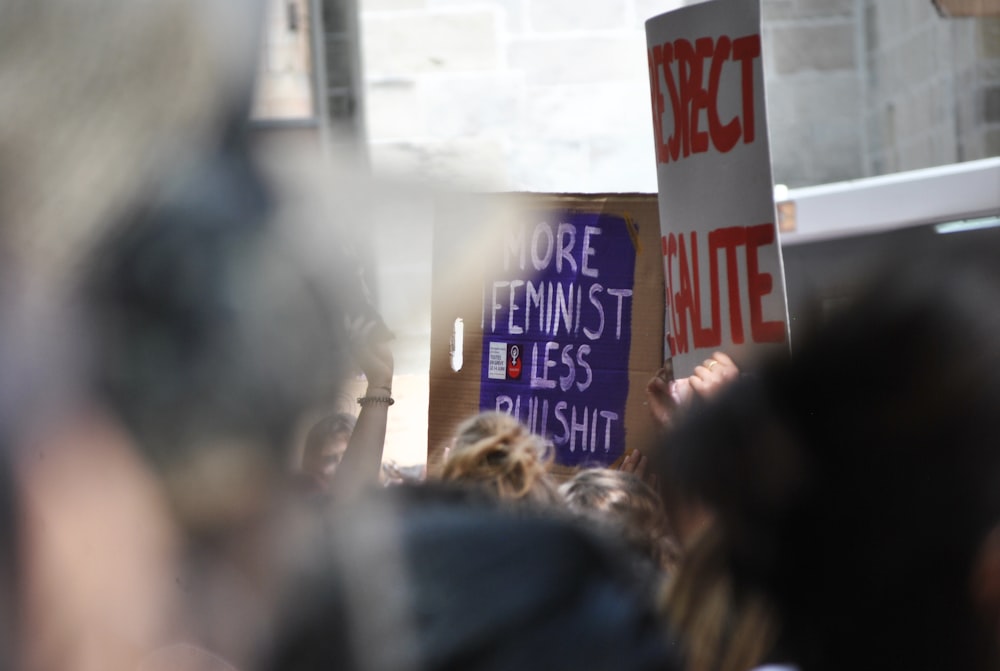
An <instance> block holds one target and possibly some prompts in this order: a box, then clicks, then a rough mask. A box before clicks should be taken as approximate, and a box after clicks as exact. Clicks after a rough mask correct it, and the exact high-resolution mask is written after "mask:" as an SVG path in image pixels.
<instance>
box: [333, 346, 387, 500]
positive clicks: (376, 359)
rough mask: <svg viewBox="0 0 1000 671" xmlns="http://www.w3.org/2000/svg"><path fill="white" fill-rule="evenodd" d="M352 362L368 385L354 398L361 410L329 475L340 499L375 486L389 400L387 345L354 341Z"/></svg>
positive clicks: (377, 478) (334, 491) (335, 493)
mask: <svg viewBox="0 0 1000 671" xmlns="http://www.w3.org/2000/svg"><path fill="white" fill-rule="evenodd" d="M353 340H354V342H355V343H356V344H355V346H354V351H355V352H356V354H355V359H356V361H357V362H358V365H359V366H360V368H361V371H362V372H363V373H364V375H365V379H366V381H367V383H368V386H367V390H366V391H365V394H364V396H360V397H358V399H357V402H358V405H360V406H361V410H360V412H359V413H358V418H357V421H356V423H355V425H354V429H353V430H352V431H351V433H350V437H349V439H348V441H347V444H346V445H345V447H344V451H343V458H342V459H341V460H340V463H339V464H338V465H337V467H336V468H335V469H334V471H333V473H332V493H333V494H334V496H336V497H337V498H339V499H341V500H343V499H348V498H352V497H354V496H357V495H358V493H359V492H361V491H363V490H364V489H366V488H368V487H373V486H376V485H378V483H379V482H380V477H381V469H382V453H383V450H384V448H385V432H386V427H387V425H388V421H389V407H390V406H391V405H393V404H394V403H395V402H396V401H395V399H393V397H392V374H393V358H392V350H391V349H390V348H389V345H388V343H387V342H382V341H380V340H374V341H373V342H362V343H360V344H358V342H357V341H358V339H357V338H354V339H353Z"/></svg>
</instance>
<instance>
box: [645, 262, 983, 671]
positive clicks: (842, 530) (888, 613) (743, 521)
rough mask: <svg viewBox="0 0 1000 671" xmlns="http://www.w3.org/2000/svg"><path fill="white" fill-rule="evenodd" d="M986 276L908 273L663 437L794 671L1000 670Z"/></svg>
mask: <svg viewBox="0 0 1000 671" xmlns="http://www.w3.org/2000/svg"><path fill="white" fill-rule="evenodd" d="M918 262H919V263H918ZM995 273H996V271H995V259H993V258H988V259H986V260H985V261H984V262H981V263H980V262H974V261H973V260H970V259H969V258H964V257H963V258H962V259H961V260H959V261H956V262H955V263H942V262H941V261H940V259H928V258H926V257H920V258H918V259H917V260H916V261H915V262H914V267H912V268H908V269H906V270H904V271H900V272H898V273H894V274H889V275H888V276H886V277H881V278H879V279H878V281H877V282H873V283H872V284H871V287H870V289H869V290H868V291H867V293H866V294H865V295H862V296H860V297H859V298H858V299H857V300H856V302H855V303H854V304H853V305H852V306H851V307H849V308H847V309H846V310H845V311H843V312H842V313H841V314H838V315H835V316H833V317H832V318H831V320H830V321H829V323H828V324H827V325H826V326H825V327H824V328H822V329H820V330H819V331H817V332H816V333H814V334H811V335H810V336H808V337H803V338H802V339H800V340H799V341H798V342H797V343H796V346H795V357H794V359H793V360H792V361H791V362H788V361H775V362H773V363H771V364H770V365H769V366H767V367H765V368H764V369H763V370H762V371H760V373H759V374H758V375H757V376H756V377H754V378H744V379H741V380H739V381H737V382H735V383H734V384H733V385H732V387H731V388H730V389H728V390H726V391H724V392H723V393H722V394H720V396H719V397H718V398H717V399H716V400H715V402H714V403H713V404H710V405H706V406H705V407H703V408H695V409H694V410H693V411H692V413H691V414H690V415H689V417H688V418H687V421H686V422H685V424H684V425H683V426H682V427H681V428H680V430H679V431H678V432H677V433H675V434H674V435H672V436H671V437H670V445H669V448H670V454H671V456H672V463H671V466H672V470H673V472H675V473H676V474H677V475H678V479H679V480H680V481H681V482H682V483H684V484H685V486H686V487H687V489H688V490H689V491H691V492H693V493H695V494H696V495H697V496H699V497H700V498H701V499H702V500H703V501H705V502H706V503H707V504H708V505H709V506H710V507H711V509H712V514H713V516H714V518H715V524H716V525H717V527H716V528H717V529H718V532H719V534H720V541H719V542H720V543H721V549H720V550H719V553H720V554H719V556H720V557H721V559H722V561H724V563H725V565H726V567H727V570H728V571H729V572H730V575H731V576H732V580H733V583H734V588H735V589H736V590H737V591H740V590H743V589H752V590H759V591H760V592H762V593H763V594H764V595H766V597H767V599H768V600H769V601H770V603H771V604H773V607H774V608H775V611H776V613H777V617H778V620H779V621H780V623H781V634H780V641H781V644H782V647H783V648H784V650H785V651H786V652H787V654H788V656H789V657H790V659H791V660H792V661H794V662H795V663H797V664H798V665H800V666H801V668H802V669H804V670H805V671H825V670H827V669H830V670H832V669H845V668H851V669H873V670H875V669H879V670H884V669H888V668H901V669H902V668H905V669H911V670H912V669H917V670H919V669H945V668H947V669H990V668H996V666H995V664H996V662H997V632H998V631H1000V629H998V617H997V616H998V614H1000V600H998V598H997V597H998V592H997V591H996V589H995V588H994V587H992V586H993V585H995V584H997V583H996V576H998V575H1000V552H998V551H997V549H996V548H997V544H996V543H995V542H993V541H991V539H992V538H995V534H996V529H997V528H998V527H997V525H998V522H1000V486H998V485H1000V482H998V480H1000V450H997V449H996V442H997V437H998V436H1000V413H998V412H997V407H1000V375H998V374H997V371H998V370H1000V337H998V336H1000V313H998V312H997V310H996V306H997V305H998V304H1000V291H998V286H1000V285H998V284H997V282H996V277H994V276H993V275H994V274H995ZM664 447H665V449H666V448H667V447H668V446H666V445H665V446H664Z"/></svg>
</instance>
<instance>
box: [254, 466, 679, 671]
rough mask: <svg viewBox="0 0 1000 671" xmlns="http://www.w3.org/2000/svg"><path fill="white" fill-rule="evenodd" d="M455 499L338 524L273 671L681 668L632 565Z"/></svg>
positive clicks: (587, 541)
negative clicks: (675, 662) (324, 670)
mask: <svg viewBox="0 0 1000 671" xmlns="http://www.w3.org/2000/svg"><path fill="white" fill-rule="evenodd" d="M455 487H456V485H454V484H448V483H440V482H439V483H431V484H427V485H417V486H414V485H401V486H399V487H392V488H388V489H385V490H382V491H381V492H378V493H377V496H376V497H375V498H374V499H372V500H369V501H368V502H367V503H366V504H364V505H361V506H359V507H358V508H356V509H354V510H352V511H351V512H350V514H349V515H348V516H347V517H346V518H342V519H338V522H337V523H336V524H335V525H334V528H335V532H334V536H333V538H331V540H330V543H329V547H328V552H326V553H321V554H319V555H317V556H316V557H315V558H314V560H315V561H314V562H313V564H312V566H313V568H312V570H311V571H309V572H307V573H306V574H305V575H303V578H302V581H301V583H300V584H298V586H297V587H296V588H295V589H292V590H291V591H290V592H289V593H288V595H287V598H286V600H285V605H286V608H285V610H284V611H283V613H284V617H282V619H281V621H282V623H283V626H282V627H281V629H280V631H279V633H278V637H277V640H276V641H275V644H274V645H273V646H272V649H271V652H270V655H269V656H268V661H267V663H266V664H265V665H264V666H263V671H278V670H279V669H280V670H281V671H319V670H320V669H344V670H345V671H350V670H352V669H369V670H373V671H417V670H420V671H436V670H440V671H444V670H446V669H464V670H468V671H476V670H481V669H482V670H485V669H490V670H496V671H500V670H502V669H526V670H527V669H545V670H546V671H552V670H559V669H566V670H572V671H588V670H590V669H593V670H595V671H596V670H598V669H622V670H634V671H640V670H645V669H648V670H649V671H653V670H654V669H655V670H658V671H664V670H667V671H669V670H670V669H675V668H678V667H677V666H676V665H675V664H674V662H673V658H672V657H671V654H670V649H669V648H668V646H667V644H666V643H665V641H664V638H663V630H662V627H661V624H660V622H659V621H658V620H657V618H656V615H655V610H654V608H653V604H652V600H651V596H652V590H651V589H650V586H649V585H648V584H647V583H645V582H644V580H643V578H642V577H641V576H640V575H639V574H638V573H636V572H635V571H634V570H633V565H632V563H631V562H630V561H628V559H627V558H626V557H623V556H620V555H618V554H617V553H616V552H615V551H614V550H613V549H611V548H610V547H609V546H607V545H605V544H604V543H603V542H602V541H601V540H600V539H599V538H596V537H593V536H591V535H590V534H588V533H586V532H585V531H584V530H583V529H582V528H580V527H578V526H577V525H572V524H569V523H567V522H566V521H564V520H559V519H555V518H551V517H548V516H542V517H535V516H527V517H526V516H523V515H515V514H512V511H511V510H510V509H508V508H504V507H500V506H498V505H497V502H496V501H495V499H493V497H491V496H489V495H487V494H486V493H485V492H482V491H481V490H477V489H476V488H468V489H455Z"/></svg>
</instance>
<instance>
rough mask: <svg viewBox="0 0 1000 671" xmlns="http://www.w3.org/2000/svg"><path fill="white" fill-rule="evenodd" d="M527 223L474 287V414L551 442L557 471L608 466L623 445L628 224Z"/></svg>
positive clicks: (549, 218)
mask: <svg viewBox="0 0 1000 671" xmlns="http://www.w3.org/2000/svg"><path fill="white" fill-rule="evenodd" d="M528 221H529V223H528V224H526V225H525V226H523V227H522V228H520V229H515V230H513V231H511V233H510V234H509V235H508V236H507V239H506V242H505V244H504V247H503V249H500V250H498V252H499V253H498V255H497V256H498V258H494V259H493V264H492V269H493V270H492V273H487V275H486V280H485V282H484V285H483V322H482V326H483V360H482V371H481V375H482V377H481V380H482V382H481V385H480V392H479V407H480V409H481V410H500V411H503V412H507V413H509V414H512V415H514V416H516V417H517V418H518V419H520V420H521V421H522V422H524V423H525V424H526V425H528V427H529V428H531V429H532V431H535V432H536V433H539V434H541V435H544V436H546V437H548V438H549V439H551V440H552V443H553V444H554V445H555V448H556V461H557V462H558V463H560V464H564V465H567V466H577V465H581V464H585V463H586V464H610V463H611V462H613V461H614V460H615V459H617V458H618V457H619V456H621V454H622V451H623V450H624V445H625V424H624V420H625V401H626V399H627V397H628V377H629V371H628V362H629V352H630V349H631V344H632V328H631V324H632V287H633V282H634V277H635V245H634V244H633V241H632V234H633V233H634V231H635V226H634V224H633V223H632V222H631V221H626V220H625V219H623V218H622V217H617V216H612V215H606V214H588V213H581V212H572V211H560V210H546V211H542V212H536V213H535V214H534V216H532V217H531V218H530V219H529V220H528Z"/></svg>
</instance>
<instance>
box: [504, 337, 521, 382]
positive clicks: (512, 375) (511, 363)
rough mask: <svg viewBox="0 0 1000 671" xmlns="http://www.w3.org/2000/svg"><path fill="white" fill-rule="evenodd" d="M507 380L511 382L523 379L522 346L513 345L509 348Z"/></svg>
mask: <svg viewBox="0 0 1000 671" xmlns="http://www.w3.org/2000/svg"><path fill="white" fill-rule="evenodd" d="M507 359H508V361H507V378H508V379H510V380H520V379H521V346H520V345H517V344H511V345H510V346H508V347H507Z"/></svg>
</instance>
